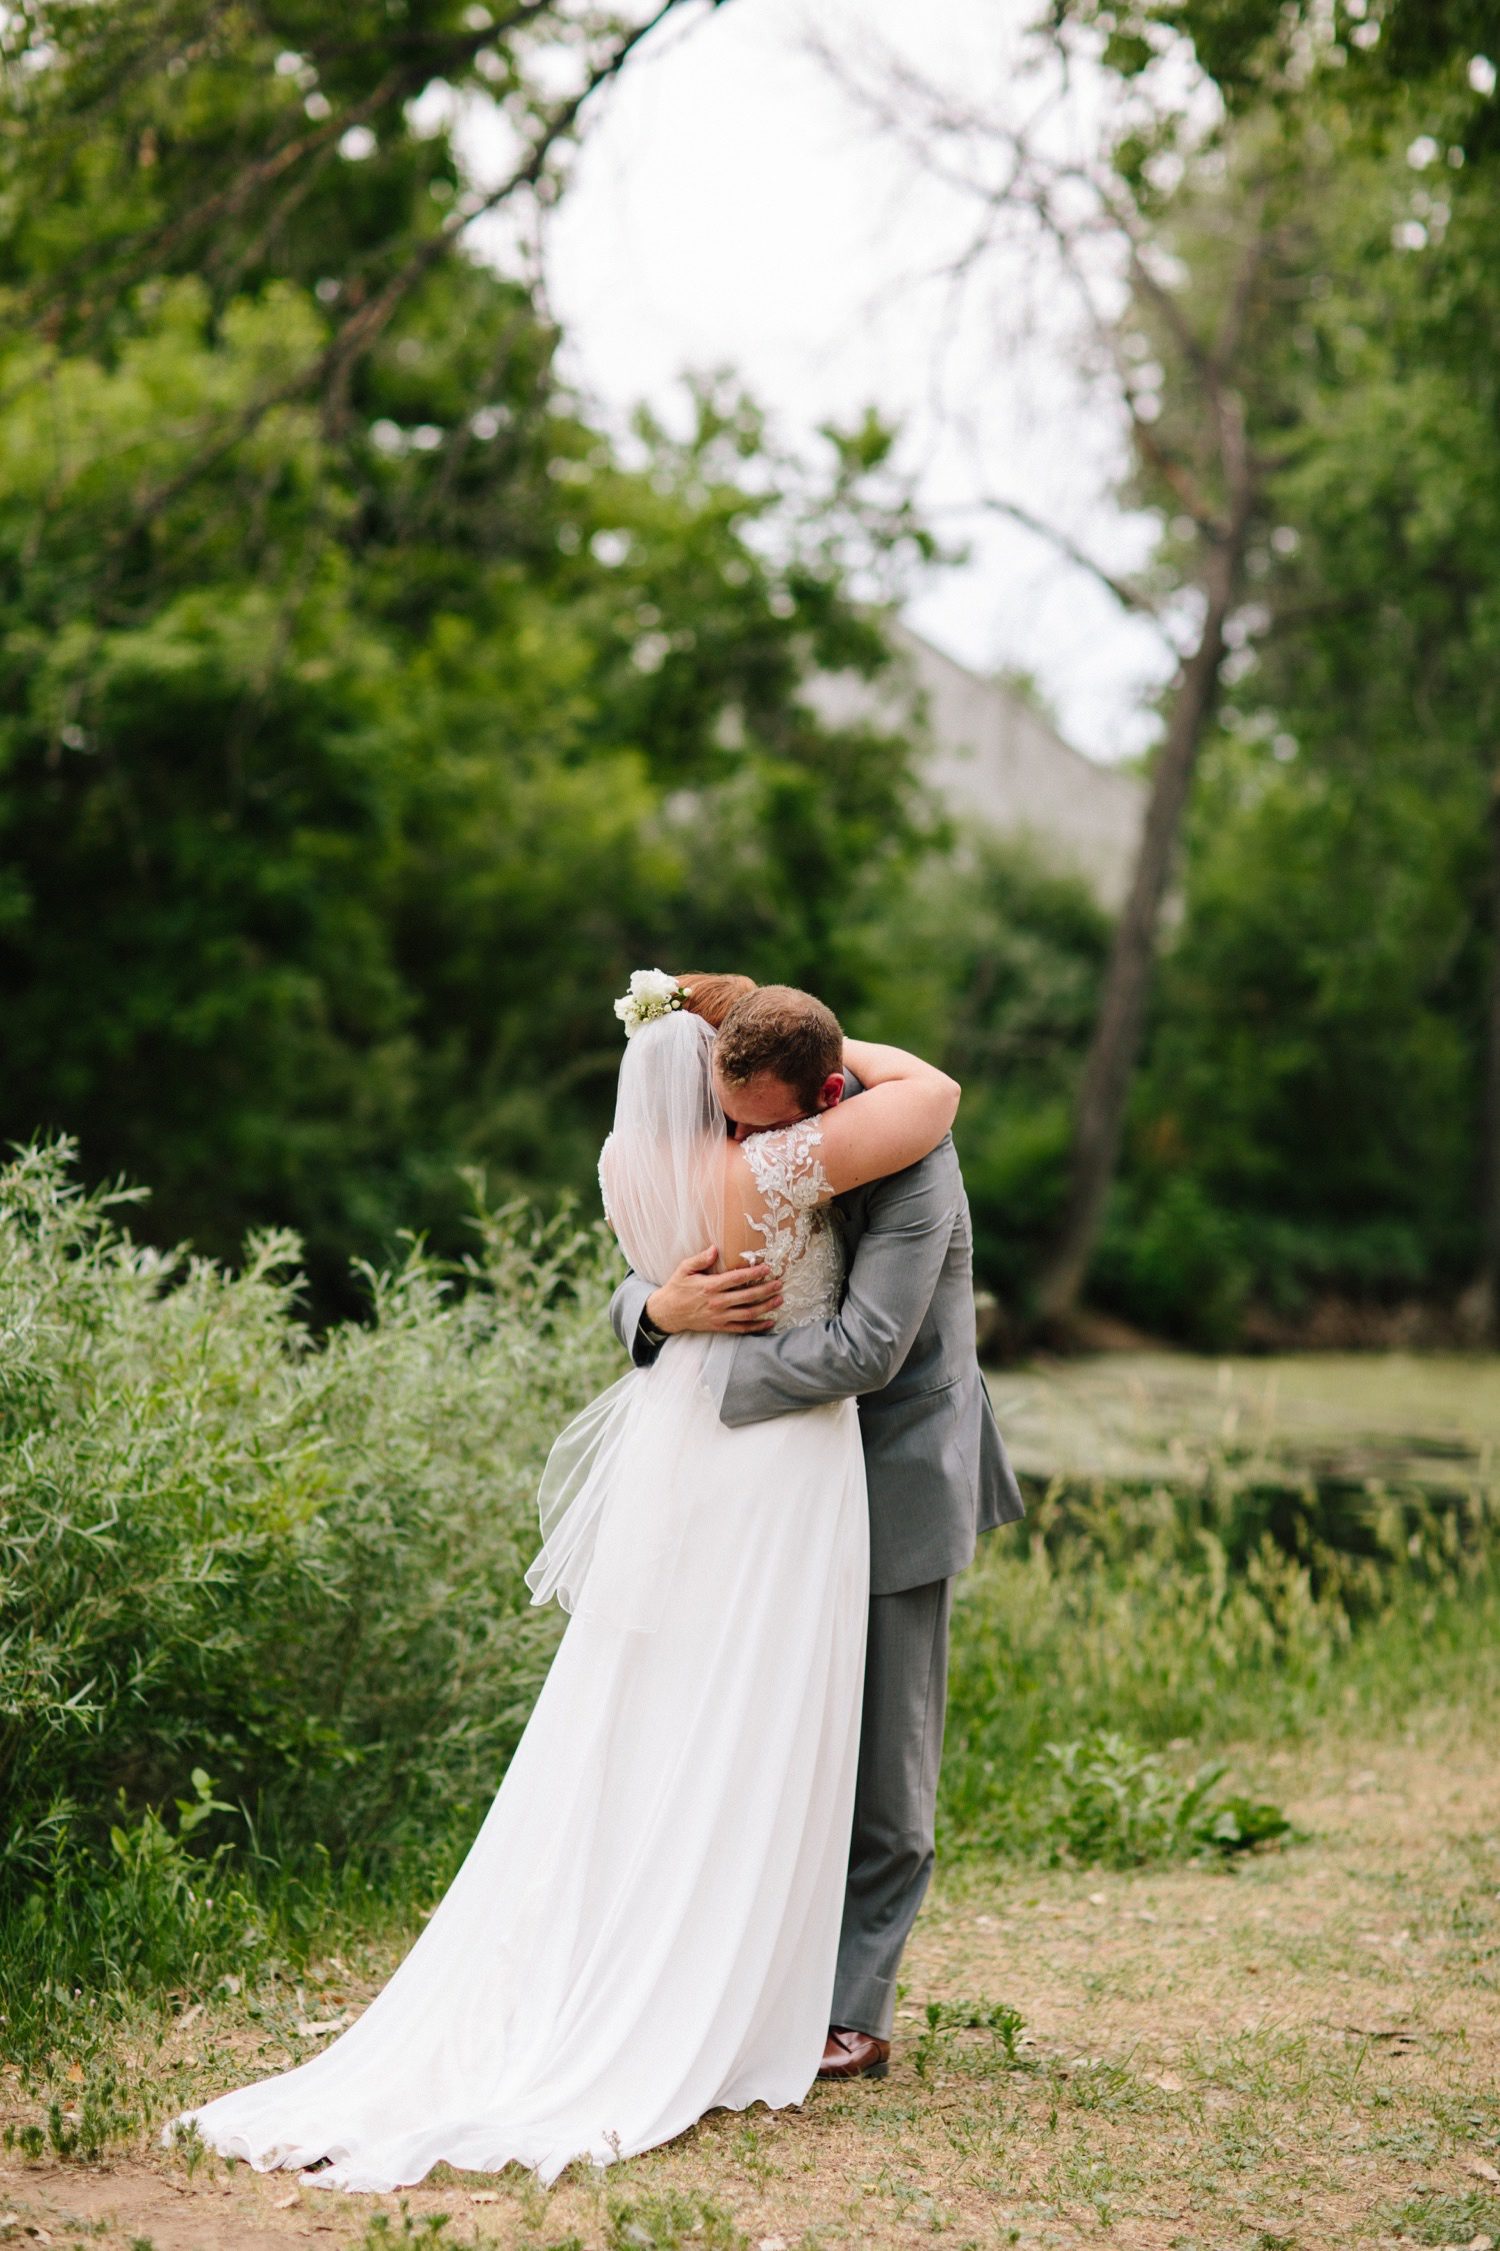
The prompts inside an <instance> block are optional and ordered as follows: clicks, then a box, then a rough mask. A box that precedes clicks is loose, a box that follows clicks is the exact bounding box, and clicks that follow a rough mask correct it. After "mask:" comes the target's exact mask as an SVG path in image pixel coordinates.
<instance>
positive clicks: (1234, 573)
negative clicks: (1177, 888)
mask: <svg viewBox="0 0 1500 2251" xmlns="http://www.w3.org/2000/svg"><path fill="white" fill-rule="evenodd" d="M1249 515H1250V509H1249V501H1248V495H1244V496H1241V497H1240V498H1239V499H1238V500H1237V504H1236V506H1235V509H1234V513H1233V516H1232V519H1231V522H1230V523H1229V525H1228V526H1227V527H1226V528H1225V529H1224V530H1223V532H1222V533H1221V534H1220V536H1219V538H1218V539H1217V540H1216V541H1215V542H1214V544H1213V546H1212V547H1211V549H1210V551H1209V557H1208V567H1207V569H1206V571H1205V573H1204V593H1205V595H1206V597H1207V609H1206V612H1205V615H1204V619H1203V630H1202V633H1201V634H1200V636H1199V640H1198V645H1197V647H1196V648H1195V649H1194V650H1193V652H1192V654H1191V656H1189V657H1188V658H1187V659H1186V661H1185V662H1184V664H1183V668H1182V673H1181V677H1180V679H1179V682H1178V687H1177V693H1176V695H1175V697H1174V698H1173V701H1172V710H1171V717H1170V719H1169V720H1168V723H1167V736H1166V741H1165V742H1164V743H1163V744H1162V749H1161V756H1160V757H1159V759H1158V760H1157V764H1156V771H1155V775H1154V777H1153V780H1152V785H1151V797H1150V801H1149V803H1148V805H1147V808H1146V819H1145V825H1144V827H1143V829H1142V832H1141V843H1140V850H1139V852H1138V853H1137V856H1136V863H1135V872H1134V874H1133V876H1132V878H1131V884H1130V895H1129V897H1128V898H1127V900H1126V902H1125V907H1124V911H1123V912H1122V914H1121V916H1120V919H1119V921H1118V922H1117V923H1116V925H1115V932H1114V939H1113V943H1112V945H1111V947H1110V954H1109V964H1108V967H1107V969H1106V971H1105V976H1104V991H1103V995H1102V998H1101V1000H1100V1004H1099V1015H1098V1018H1097V1020H1096V1022H1095V1025H1094V1032H1093V1037H1092V1039H1091V1040H1090V1042H1089V1051H1088V1056H1087V1059H1086V1061H1085V1063H1084V1068H1083V1079H1082V1082H1081V1084H1080V1087H1079V1093H1078V1108H1077V1112H1076V1115H1075V1118H1074V1125H1073V1147H1072V1152H1071V1158H1070V1167H1069V1172H1070V1177H1069V1185H1068V1201H1067V1206H1066V1209H1065V1211H1064V1214H1063V1222H1062V1227H1061V1230H1060V1232H1059V1235H1058V1239H1057V1243H1056V1246H1055V1248H1054V1249H1053V1252H1052V1255H1051V1257H1050V1259H1049V1260H1048V1263H1047V1265H1046V1266H1045V1268H1044V1269H1043V1272H1042V1277H1041V1281H1040V1283H1039V1285H1038V1289H1037V1299H1036V1311H1037V1318H1038V1320H1039V1322H1040V1323H1041V1325H1042V1326H1043V1328H1044V1329H1048V1330H1066V1328H1067V1326H1068V1324H1069V1322H1070V1320H1071V1318H1072V1316H1073V1314H1074V1311H1075V1309H1076V1307H1077V1304H1078V1298H1079V1293H1080V1292H1081V1290H1082V1288H1083V1283H1084V1279H1085V1277H1086V1275H1087V1273H1088V1269H1089V1264H1090V1261H1091V1260H1092V1258H1093V1254H1094V1247H1095V1244H1096V1242H1097V1240H1098V1236H1099V1228H1100V1225H1101V1223H1102V1221H1103V1218H1104V1208H1105V1205H1106V1203H1107V1202H1108V1199H1109V1191H1110V1188H1111V1185H1112V1184H1113V1181H1114V1177H1115V1168H1116V1165H1117V1163H1118V1160H1119V1154H1120V1142H1121V1138H1122V1135H1123V1132H1124V1125H1125V1108H1126V1102H1127V1100H1128V1097H1129V1093H1130V1080H1131V1074H1132V1073H1133V1071H1134V1069H1135V1065H1136V1060H1137V1058H1138V1056H1139V1053H1140V1046H1141V1035H1142V1031H1143V1029H1144V1026H1145V1020H1146V1001H1147V998H1148V996H1149V993H1150V990H1151V976H1152V971H1153V969H1154V967H1155V960H1156V935H1157V926H1158V924H1159V922H1160V919H1161V904H1162V900H1163V898H1164V896H1165V894H1166V889H1167V883H1168V880H1169V878H1170V875H1171V872H1172V861H1173V857H1174V853H1175V849H1176V844H1177V838H1178V835H1179V833H1180V831H1181V828H1182V816H1183V812H1184V809H1185V808H1186V805H1187V799H1188V791H1189V788H1190V787H1191V784H1192V779H1193V770H1194V768H1195V767H1196V765H1197V762H1198V752H1199V749H1200V747H1201V746H1202V742H1203V738H1204V735H1205V733H1206V732H1207V729H1208V724H1209V721H1210V719H1211V718H1212V716H1213V709H1214V701H1215V698H1216V696H1217V693H1218V683H1219V666H1220V663H1221V662H1222V660H1223V656H1224V626H1225V622H1226V620H1227V618H1228V615H1229V612H1230V609H1231V607H1232V606H1233V602H1234V598H1235V591H1236V588H1237V586H1238V583H1239V574H1240V564H1241V561H1242V559H1243V555H1244V548H1245V536H1246V532H1247V529H1248V524H1249Z"/></svg>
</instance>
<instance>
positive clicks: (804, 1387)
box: [719, 1158, 957, 1428]
mask: <svg viewBox="0 0 1500 2251" xmlns="http://www.w3.org/2000/svg"><path fill="white" fill-rule="evenodd" d="M953 1179H954V1176H953V1172H952V1169H951V1167H948V1166H944V1165H938V1164H934V1163H933V1161H932V1159H931V1158H924V1159H923V1160H922V1162H921V1163H920V1164H917V1165H912V1166H910V1167H909V1168H908V1169H907V1170H906V1171H905V1172H898V1173H893V1174H892V1175H891V1177H890V1178H889V1179H888V1180H882V1181H881V1182H879V1183H878V1185H877V1186H876V1187H875V1188H874V1189H873V1190H872V1192H871V1196H870V1222H869V1225H868V1227H867V1228H866V1230H865V1232H864V1235H863V1236H862V1237H861V1239H860V1244H859V1248H858V1250H857V1251H856V1252H855V1254H854V1264H853V1265H852V1266H851V1267H850V1269H849V1285H848V1288H847V1290H846V1291H845V1293H844V1302H843V1304H842V1305H841V1306H840V1307H839V1310H838V1312H837V1314H836V1315H835V1316H834V1318H833V1319H832V1320H831V1321H809V1322H808V1323H807V1324H806V1325H805V1326H804V1327H802V1328H797V1329H787V1330H785V1331H784V1332H783V1333H782V1334H781V1335H780V1336H768V1337H741V1338H739V1339H738V1341H737V1342H736V1345H735V1349H734V1358H733V1361H732V1363H731V1366H730V1370H729V1380H728V1382H727V1384H726V1385H725V1387H724V1398H723V1402H722V1404H721V1406H720V1409H719V1413H720V1417H721V1419H722V1420H723V1421H724V1422H726V1423H728V1424H730V1425H731V1426H732V1427H736V1428H737V1427H738V1426H739V1425H740V1424H742V1423H755V1422H764V1421H765V1420H766V1419H767V1417H768V1416H771V1415H784V1414H786V1413H787V1412H788V1411H789V1410H790V1409H792V1408H794V1407H814V1406H819V1405H821V1404H822V1403H823V1401H825V1400H828V1399H847V1398H848V1397H849V1396H850V1394H851V1393H853V1394H858V1393H862V1392H868V1391H883V1390H884V1389H885V1386H886V1385H887V1384H888V1383H889V1382H890V1380H891V1378H892V1376H894V1375H895V1373H896V1371H897V1369H898V1368H899V1367H900V1366H901V1365H902V1363H903V1361H904V1360H905V1358H906V1356H907V1354H908V1353H909V1352H910V1350H911V1348H912V1344H913V1341H914V1340H915V1337H916V1334H917V1331H918V1329H920V1327H921V1326H922V1322H923V1320H924V1319H925V1317H926V1313H927V1308H928V1306H929V1305H930V1304H931V1303H932V1297H933V1292H934V1291H935V1290H936V1288H937V1285H938V1279H939V1277H940V1275H941V1274H942V1271H943V1262H944V1260H945V1259H946V1258H947V1256H948V1246H949V1244H950V1242H951V1241H952V1239H953V1218H954V1212H955V1210H956V1208H957V1207H956V1204H955V1202H954V1185H953Z"/></svg>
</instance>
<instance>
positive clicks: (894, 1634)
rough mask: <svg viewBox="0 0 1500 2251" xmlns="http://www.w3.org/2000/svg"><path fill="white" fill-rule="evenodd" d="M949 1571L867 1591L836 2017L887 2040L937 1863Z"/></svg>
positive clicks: (835, 1989) (852, 2028) (841, 2022)
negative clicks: (901, 1968) (926, 1581)
mask: <svg viewBox="0 0 1500 2251" xmlns="http://www.w3.org/2000/svg"><path fill="white" fill-rule="evenodd" d="M952 1603H953V1581H952V1580H951V1579H935V1580H933V1581H932V1583H931V1584H930V1585H928V1586H925V1587H906V1588H903V1589H902V1591H901V1592H900V1593H899V1594H878V1595H872V1596H871V1598H870V1636H869V1642H868V1644H867V1647H866V1654H865V1696H864V1710H863V1718H862V1721H861V1726H860V1738H859V1776H858V1780H857V1782H856V1784H855V1793H854V1832H853V1836H852V1838H851V1840H850V1847H849V1881H848V1887H847V1889H846V1891H845V1893H844V1922H843V1928H842V1929H841V1931H840V1933H839V1955H838V1968H837V1971H836V1972H835V1975H834V1982H833V2009H832V2013H831V2021H832V2022H833V2023H834V2024H839V2025H843V2026H844V2027H845V2028H846V2029H847V2030H849V2031H851V2032H870V2033H873V2034H874V2035H875V2036H876V2037H877V2038H878V2039H881V2040H889V2038H890V2036H891V2022H892V2019H893V2017H894V2015H895V2010H896V1969H897V1965H898V1964H899V1962H900V1960H901V1950H902V1948H903V1947H904V1946H905V1944H906V1941H907V1937H908V1935H909V1933H910V1931H911V1927H912V1924H913V1923H914V1922H915V1921H916V1919H917V1909H918V1908H919V1907H920V1906H921V1904H922V1897H923V1894H924V1893H925V1891H926V1889H927V1882H928V1878H929V1877H930V1876H931V1874H932V1861H933V1818H934V1810H935V1807H936V1804H937V1784H938V1768H939V1766H940V1765H941V1763H942V1756H943V1710H944V1705H945V1703H946V1700H947V1694H948V1617H949V1612H950V1610H951V1608H952Z"/></svg>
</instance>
